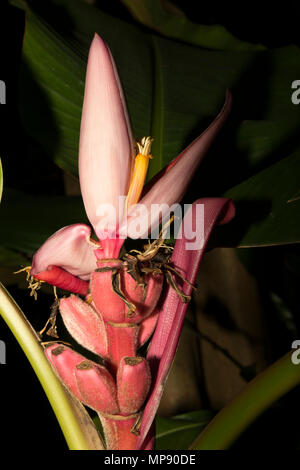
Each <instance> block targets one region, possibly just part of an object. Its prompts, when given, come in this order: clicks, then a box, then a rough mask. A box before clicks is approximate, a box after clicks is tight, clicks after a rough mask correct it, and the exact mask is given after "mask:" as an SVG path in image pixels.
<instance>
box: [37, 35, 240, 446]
mask: <svg viewBox="0 0 300 470" xmlns="http://www.w3.org/2000/svg"><path fill="white" fill-rule="evenodd" d="M230 108H231V95H230V93H229V92H227V94H226V101H225V104H224V107H223V109H222V110H221V112H220V113H219V115H218V116H217V118H216V119H215V120H214V121H213V122H212V124H211V125H210V126H209V127H208V128H207V129H206V130H205V131H204V132H203V133H202V134H201V135H200V136H199V137H198V138H197V139H195V140H194V141H193V142H192V143H191V144H190V145H189V146H188V147H187V148H186V149H185V150H184V151H183V152H182V153H181V154H180V155H179V156H178V157H176V158H175V159H174V160H173V161H172V162H171V163H170V164H169V165H168V166H167V167H166V168H164V169H163V170H161V172H160V173H159V174H158V175H156V177H155V178H153V180H152V181H150V183H148V184H147V185H146V186H145V187H144V182H145V178H146V174H147V169H148V164H149V159H150V158H152V156H151V154H150V151H151V142H152V140H151V139H150V138H144V139H142V141H141V142H140V143H138V144H137V147H138V149H137V150H138V152H136V145H135V142H134V139H133V136H132V130H131V126H130V121H129V117H128V112H127V108H126V103H125V99H124V95H123V91H122V88H121V85H120V81H119V78H118V73H117V70H116V66H115V64H114V60H113V58H112V55H111V53H110V50H109V49H108V47H107V45H106V44H105V43H104V41H103V40H102V39H101V38H100V37H99V36H98V35H97V34H96V35H95V37H94V39H93V42H92V45H91V48H90V52H89V58H88V65H87V72H86V85H85V94H84V102H83V110H82V119H81V130H80V145H79V178H80V186H81V193H82V197H83V201H84V205H85V210H86V214H87V216H88V219H89V221H90V223H91V226H92V227H93V229H94V232H95V234H96V236H97V237H98V240H92V239H91V233H92V229H91V228H90V227H89V226H88V225H85V224H74V225H71V226H67V227H63V228H62V229H60V230H59V231H57V232H56V233H54V234H53V235H52V236H51V237H50V238H49V239H48V240H47V241H46V242H45V243H44V244H43V245H42V246H41V248H40V249H39V250H38V251H37V252H36V254H35V255H34V257H33V263H32V267H31V275H32V277H33V278H35V279H37V280H40V281H46V282H48V283H49V284H52V285H54V286H56V287H59V288H62V289H64V290H67V291H69V292H72V293H73V295H71V296H70V297H68V298H63V299H61V300H60V302H59V309H60V313H61V315H62V318H63V321H64V323H65V326H66V328H67V329H68V331H69V332H70V334H71V335H72V336H73V338H74V339H75V340H76V341H77V342H78V343H79V344H80V345H81V346H83V347H84V348H86V349H87V350H89V351H91V352H93V353H94V354H96V355H98V356H101V358H102V359H104V365H101V366H100V365H99V364H98V363H94V362H92V361H87V360H86V359H85V358H84V357H83V356H81V355H79V354H78V353H76V352H75V351H72V350H71V349H70V348H66V347H65V346H61V345H59V344H54V345H52V346H51V347H48V348H47V349H46V355H47V357H48V359H49V361H50V362H51V364H52V366H53V368H54V370H55V372H56V373H57V374H58V376H59V377H60V378H61V380H62V381H63V383H64V384H65V385H66V386H67V387H68V388H69V390H70V391H71V393H72V394H73V395H74V396H75V397H77V398H78V399H79V400H81V401H82V402H83V403H84V404H86V405H87V406H89V407H90V408H92V409H94V410H95V411H96V412H97V413H99V416H100V419H101V422H102V425H103V429H104V432H105V436H106V445H107V448H109V449H119V450H120V449H134V448H140V449H141V448H143V449H151V448H152V447H153V426H152V423H153V418H154V415H155V412H156V409H157V406H158V403H159V399H160V396H161V393H162V384H163V382H164V380H165V378H166V374H167V371H168V370H169V368H170V366H171V362H172V359H173V357H174V354H175V350H176V346H177V342H178V339H179V334H180V330H181V327H182V322H183V318H184V313H185V310H186V303H183V302H182V299H181V298H180V297H178V295H177V292H175V290H173V289H171V287H170V286H169V287H168V290H167V291H166V295H165V296H164V299H165V300H164V301H163V302H162V295H161V293H162V289H163V282H164V276H163V273H162V272H160V271H159V270H154V271H153V270H152V271H151V270H150V271H149V270H148V271H147V272H146V271H144V273H143V278H142V282H140V280H139V281H137V279H135V277H134V276H133V275H132V272H131V273H130V272H129V271H130V269H129V268H130V266H129V264H128V263H129V262H130V258H127V259H126V262H124V260H122V259H120V258H119V254H120V250H121V247H122V245H123V243H124V233H126V235H128V236H129V237H130V236H131V235H132V236H134V230H133V228H132V227H134V223H135V222H136V221H137V220H138V222H139V223H140V225H141V227H142V232H141V233H140V236H141V237H146V236H147V235H148V233H149V231H150V230H151V228H152V227H153V226H154V225H156V224H158V223H159V221H160V220H161V219H160V217H161V213H160V212H159V211H158V210H157V211H154V212H152V215H153V217H151V220H148V216H147V214H148V213H149V212H150V209H151V208H152V207H153V205H155V204H156V205H159V204H162V203H164V204H165V205H168V206H169V207H170V206H172V205H173V204H175V203H178V202H180V200H181V199H182V197H183V195H184V193H185V191H186V189H187V187H188V184H189V182H190V181H191V179H192V176H193V174H194V172H195V170H196V169H197V167H198V165H199V163H200V162H201V160H202V158H203V157H204V155H205V153H206V152H207V150H208V148H209V146H210V145H211V143H212V142H213V140H214V138H215V136H216V135H217V133H218V132H219V130H220V129H221V127H222V126H223V124H224V122H225V120H226V118H227V116H228V114H229V112H230ZM136 153H137V155H136ZM120 201H121V204H120ZM197 202H198V203H201V204H204V211H205V212H204V214H205V215H204V246H205V244H206V241H207V239H208V236H209V234H210V232H211V230H212V228H213V226H214V224H215V223H216V222H217V220H219V219H220V218H221V220H222V221H223V222H224V223H225V222H227V221H229V220H230V219H231V218H232V217H233V215H234V209H233V206H232V204H231V202H230V201H228V200H227V199H204V200H199V201H197ZM138 203H140V204H143V207H144V208H145V209H146V211H145V213H144V215H143V216H142V218H141V216H140V214H138V215H137V214H136V211H135V209H136V207H137V204H138ZM107 207H113V208H114V209H115V212H116V213H118V217H117V219H110V218H109V219H108V218H107V216H106V214H105V208H107ZM194 208H195V205H194V206H193V208H192V209H191V210H192V211H194V210H195V209H194ZM103 209H104V210H103ZM124 231H126V232H124ZM185 241H186V239H185V237H183V238H182V239H181V240H180V241H179V240H178V241H177V243H176V246H175V249H174V252H173V256H172V259H171V264H172V265H173V267H174V268H176V269H177V270H179V272H180V273H181V275H182V276H183V278H185V280H187V281H189V282H191V283H193V282H194V280H195V276H196V272H197V269H198V266H199V262H200V258H201V255H202V253H203V251H204V248H202V249H201V250H196V251H191V252H189V251H186V249H185V247H184V245H183V244H184V242H185ZM188 263H190V265H189V264H188ZM169 280H170V279H169ZM179 285H180V288H181V291H182V292H183V294H184V295H186V296H189V295H190V290H191V287H190V284H189V283H186V282H182V279H181V281H180V280H179ZM74 294H79V295H82V296H84V297H85V300H83V299H82V298H80V297H79V296H78V295H74ZM157 322H158V324H157ZM156 324H157V328H156V330H155V334H154V337H153V340H152V343H151V346H150V349H149V352H148V356H147V360H146V359H144V358H141V357H139V356H138V355H137V354H138V349H139V347H140V346H141V345H142V344H144V343H145V342H146V341H147V340H148V339H149V338H150V336H151V334H152V333H153V331H154V329H155V326H156ZM149 389H150V398H149V399H148V400H147V398H146V397H147V395H148V393H149ZM145 401H146V405H145V412H144V414H143V417H142V419H141V409H142V407H143V406H144V404H145ZM140 424H141V432H140V435H139V426H138V425H140ZM138 436H139V437H138Z"/></svg>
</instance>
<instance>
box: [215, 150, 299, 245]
mask: <svg viewBox="0 0 300 470" xmlns="http://www.w3.org/2000/svg"><path fill="white" fill-rule="evenodd" d="M299 182H300V151H298V152H296V153H294V154H293V155H291V156H290V157H287V158H284V159H283V160H281V161H280V162H278V163H275V164H274V165H272V166H270V167H269V168H267V169H265V170H263V171H261V172H260V173H258V174H257V175H255V176H253V177H251V178H250V179H248V180H246V181H244V182H243V183H241V184H239V185H237V186H235V187H234V188H232V189H230V190H229V191H227V192H226V193H225V194H224V196H226V197H230V198H232V199H233V201H234V202H235V204H236V209H237V212H236V217H235V218H234V220H233V221H232V222H231V223H230V224H228V225H227V226H223V227H219V228H217V229H216V231H215V236H216V237H221V239H222V240H223V242H224V241H227V243H228V245H230V246H236V245H237V246H240V247H250V246H265V245H276V244H284V243H297V242H300V224H299V213H300V200H299V199H295V198H293V197H292V196H293V195H294V194H295V193H296V191H297V190H298V188H299V184H300V183H299Z"/></svg>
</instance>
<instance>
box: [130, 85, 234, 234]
mask: <svg viewBox="0 0 300 470" xmlns="http://www.w3.org/2000/svg"><path fill="white" fill-rule="evenodd" d="M231 101H232V99H231V93H230V92H229V91H228V90H227V93H226V100H225V104H224V106H223V108H222V110H221V112H220V113H219V114H218V116H217V117H216V119H215V120H214V121H213V122H212V123H211V124H210V126H209V127H208V128H207V129H206V130H205V131H204V132H203V133H202V134H201V135H200V136H199V137H197V139H195V140H194V141H193V142H192V143H191V144H190V145H189V146H188V147H187V148H186V149H185V150H184V151H183V152H182V153H181V154H180V155H178V157H176V158H175V159H174V160H173V161H172V162H171V163H170V164H169V165H168V166H167V167H166V168H164V169H163V170H162V171H161V172H160V173H159V175H158V176H156V177H155V180H154V183H153V182H152V181H150V183H149V185H148V186H147V189H148V191H147V193H146V194H145V195H144V197H142V199H141V200H140V202H139V203H140V204H143V205H144V206H145V208H146V209H148V210H147V212H146V214H147V215H145V216H143V215H140V214H134V213H133V211H134V210H135V207H134V206H133V207H132V216H131V217H130V213H129V218H128V232H127V233H128V236H129V237H130V236H133V230H134V221H135V219H137V217H138V223H139V224H141V226H142V227H143V230H145V232H144V234H143V235H141V236H140V238H143V237H145V236H147V233H148V231H149V229H150V217H149V214H150V208H151V224H152V225H151V227H152V228H155V226H156V225H157V224H158V222H159V220H160V209H159V207H157V208H156V210H154V207H155V206H154V204H156V205H159V204H162V203H164V204H167V205H168V206H169V207H170V206H172V204H174V203H178V202H180V201H181V199H182V197H183V195H184V194H185V192H186V189H187V187H188V185H189V183H190V181H191V179H192V177H193V175H194V173H195V171H196V169H197V167H198V165H199V163H200V162H201V161H202V159H203V157H204V156H205V154H206V152H207V151H208V149H209V147H210V146H211V144H212V143H213V141H214V139H215V137H216V135H217V134H218V132H219V131H220V129H221V128H222V126H223V125H224V123H225V121H226V119H227V117H228V115H229V112H230V109H231ZM154 137H155V136H154ZM163 216H164V212H163V214H162V217H163ZM131 223H132V224H133V225H132V226H131V227H130V224H131ZM124 225H125V221H124V222H123V224H122V227H121V228H123V227H124ZM141 231H142V230H141ZM133 238H134V236H133Z"/></svg>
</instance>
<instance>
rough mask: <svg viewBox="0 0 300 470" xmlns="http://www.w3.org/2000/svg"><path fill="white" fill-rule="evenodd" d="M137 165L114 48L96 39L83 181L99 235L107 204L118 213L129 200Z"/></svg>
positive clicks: (83, 137) (83, 134)
mask: <svg viewBox="0 0 300 470" xmlns="http://www.w3.org/2000/svg"><path fill="white" fill-rule="evenodd" d="M133 161H134V145H133V137H132V131H131V126H130V123H129V117H128V113H127V108H126V103H125V99H124V95H123V91H122V88H121V84H120V81H119V77H118V73H117V70H116V66H115V64H114V60H113V58H112V55H111V53H110V50H109V48H108V47H107V45H106V44H105V43H104V41H103V40H102V39H101V38H100V37H99V36H98V35H97V34H95V37H94V39H93V42H92V45H91V48H90V52H89V59H88V65H87V72H86V84H85V94H84V102H83V109H82V118H81V130H80V145H79V177H80V185H81V193H82V197H83V200H84V205H85V209H86V213H87V216H88V218H89V220H90V222H91V224H92V225H93V227H94V229H95V231H96V233H97V224H98V223H99V221H100V220H101V213H99V210H100V209H101V205H104V204H109V205H112V206H113V207H115V208H118V204H119V196H126V194H127V191H128V187H129V182H130V177H131V172H132V165H133ZM97 213H98V215H97ZM102 215H104V214H102ZM98 233H99V232H98ZM98 233H97V234H98ZM98 236H99V235H98Z"/></svg>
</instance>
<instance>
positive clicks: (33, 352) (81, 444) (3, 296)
mask: <svg viewBox="0 0 300 470" xmlns="http://www.w3.org/2000/svg"><path fill="white" fill-rule="evenodd" d="M0 314H1V316H2V317H3V319H4V320H5V322H6V323H7V325H8V326H9V328H10V329H11V331H12V333H13V334H14V336H15V338H16V340H17V341H18V343H19V344H20V346H21V348H22V349H23V351H24V353H25V354H26V356H27V358H28V360H29V362H30V364H31V366H32V367H33V369H34V371H35V373H36V375H37V376H38V378H39V381H40V383H41V385H42V387H43V389H44V391H45V393H46V395H47V397H48V399H49V402H50V404H51V406H52V408H53V411H54V413H55V415H56V417H57V419H58V422H59V424H60V427H61V430H62V432H63V434H64V436H65V439H66V441H67V444H68V446H69V449H71V450H90V449H91V447H92V446H91V439H90V438H89V437H88V436H87V432H86V430H85V429H84V428H83V427H82V423H81V421H83V420H82V416H81V414H82V410H81V409H80V406H81V405H80V404H79V403H78V404H77V403H75V401H74V400H73V399H72V397H70V396H69V394H68V393H67V392H66V391H65V389H64V387H63V386H62V384H61V383H60V381H59V380H58V378H57V377H56V375H55V374H54V372H53V370H52V368H51V366H50V364H49V363H48V361H47V359H46V357H45V355H44V351H43V348H42V346H41V345H40V343H39V339H38V337H37V335H36V333H35V331H34V330H33V328H32V326H31V325H30V323H29V322H28V320H27V319H26V317H25V316H24V314H23V312H22V311H21V310H20V308H19V307H18V305H17V304H16V303H15V301H14V300H13V299H12V297H11V296H10V295H9V293H8V292H7V290H6V289H5V288H4V287H3V285H2V284H1V283H0ZM83 412H84V411H83ZM42 426H43V424H42V423H41V429H42ZM93 438H94V441H96V439H95V436H93ZM96 444H97V445H98V446H99V444H98V443H96ZM94 445H95V442H94ZM98 448H101V446H100V447H98Z"/></svg>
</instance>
